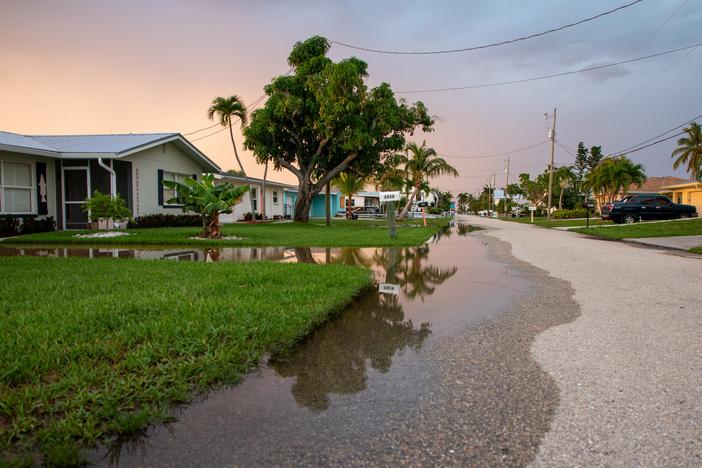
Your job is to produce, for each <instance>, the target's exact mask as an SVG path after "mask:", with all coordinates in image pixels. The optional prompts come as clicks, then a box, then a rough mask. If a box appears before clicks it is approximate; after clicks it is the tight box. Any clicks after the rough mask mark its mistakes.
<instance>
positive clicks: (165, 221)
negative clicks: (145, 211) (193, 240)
mask: <svg viewBox="0 0 702 468" xmlns="http://www.w3.org/2000/svg"><path fill="white" fill-rule="evenodd" d="M201 224H202V219H201V218H200V215H187V214H180V215H173V214H160V213H158V214H151V215H146V216H137V217H136V218H134V219H131V220H129V223H128V224H127V229H144V228H164V227H184V226H200V225H201Z"/></svg>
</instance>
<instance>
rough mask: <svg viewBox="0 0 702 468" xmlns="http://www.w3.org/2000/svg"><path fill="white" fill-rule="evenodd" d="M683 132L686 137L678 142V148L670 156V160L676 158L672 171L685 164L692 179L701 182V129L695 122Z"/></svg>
mask: <svg viewBox="0 0 702 468" xmlns="http://www.w3.org/2000/svg"><path fill="white" fill-rule="evenodd" d="M683 131H684V132H685V133H686V134H687V135H686V136H684V137H682V138H680V139H679V140H678V142H677V145H678V147H677V148H675V150H674V151H673V153H672V154H671V155H670V157H671V158H675V157H676V156H677V159H676V160H675V161H674V162H673V169H677V168H678V167H680V166H681V165H683V164H685V165H687V167H686V170H687V172H689V173H690V175H691V176H692V179H693V180H696V181H698V182H702V129H700V125H699V124H698V123H697V122H692V123H691V124H690V126H689V127H685V128H684V129H683Z"/></svg>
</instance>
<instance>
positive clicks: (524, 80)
mask: <svg viewBox="0 0 702 468" xmlns="http://www.w3.org/2000/svg"><path fill="white" fill-rule="evenodd" d="M701 45H702V42H697V43H695V44H691V45H688V46H685V47H678V48H677V49H671V50H666V51H663V52H657V53H655V54H649V55H644V56H642V57H636V58H633V59H628V60H621V61H619V62H612V63H607V64H604V65H595V66H591V67H585V68H579V69H577V70H569V71H566V72H560V73H552V74H549V75H540V76H533V77H529V78H522V79H518V80H508V81H496V82H492V83H479V84H474V85H466V86H453V87H448V88H429V89H415V90H409V91H396V92H395V94H420V93H440V92H448V91H463V90H468V89H478V88H492V87H496V86H507V85H513V84H518V83H528V82H531V81H538V80H545V79H549V78H556V77H560V76H568V75H575V74H578V73H585V72H589V71H594V70H602V69H605V68H611V67H615V66H617V65H624V64H627V63H633V62H639V61H641V60H648V59H652V58H655V57H661V56H663V55H669V54H673V53H675V52H681V51H683V50H689V49H693V48H697V47H699V46H701Z"/></svg>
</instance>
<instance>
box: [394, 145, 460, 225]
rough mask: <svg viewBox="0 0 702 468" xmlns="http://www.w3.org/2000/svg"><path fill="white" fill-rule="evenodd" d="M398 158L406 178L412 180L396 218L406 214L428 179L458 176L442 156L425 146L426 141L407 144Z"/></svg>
mask: <svg viewBox="0 0 702 468" xmlns="http://www.w3.org/2000/svg"><path fill="white" fill-rule="evenodd" d="M398 159H399V160H400V162H401V164H403V165H404V168H405V172H406V174H407V178H408V179H409V180H411V181H412V182H411V183H412V193H410V195H409V196H408V197H407V201H406V202H405V206H404V208H402V211H401V212H400V215H399V216H398V219H404V217H405V216H407V212H408V211H409V208H410V206H411V205H412V202H413V201H414V199H415V198H416V197H417V193H419V191H420V190H421V189H422V187H423V186H424V185H426V183H427V182H428V180H429V179H432V178H434V177H438V176H440V175H444V174H446V175H451V176H454V177H458V171H457V170H456V169H455V168H454V167H453V166H451V165H450V164H449V163H448V162H446V160H445V159H444V158H441V157H439V156H438V155H437V154H436V151H435V150H434V148H429V147H427V145H426V142H423V143H422V144H421V146H420V145H418V144H417V143H414V142H413V143H409V144H407V146H406V147H405V154H404V155H402V154H401V155H398Z"/></svg>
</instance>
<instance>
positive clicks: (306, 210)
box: [295, 178, 317, 223]
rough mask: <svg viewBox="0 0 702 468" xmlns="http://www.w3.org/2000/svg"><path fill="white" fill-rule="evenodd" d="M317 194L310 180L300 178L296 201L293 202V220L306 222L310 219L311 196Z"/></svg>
mask: <svg viewBox="0 0 702 468" xmlns="http://www.w3.org/2000/svg"><path fill="white" fill-rule="evenodd" d="M316 194H317V192H315V191H314V189H313V188H312V182H311V181H310V180H309V178H307V179H304V178H303V179H302V180H300V184H299V185H298V191H297V201H296V202H295V221H298V222H300V223H306V222H308V221H309V220H310V207H311V206H312V198H314V196H315V195H316Z"/></svg>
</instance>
